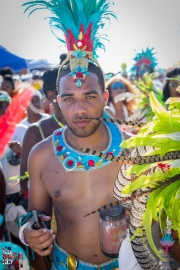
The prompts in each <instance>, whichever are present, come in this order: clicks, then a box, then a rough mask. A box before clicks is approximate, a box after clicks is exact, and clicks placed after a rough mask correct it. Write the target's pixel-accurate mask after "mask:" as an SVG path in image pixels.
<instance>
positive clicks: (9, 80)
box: [3, 75, 15, 90]
mask: <svg viewBox="0 0 180 270" xmlns="http://www.w3.org/2000/svg"><path fill="white" fill-rule="evenodd" d="M3 81H7V82H10V83H11V84H12V88H13V90H14V89H15V85H14V80H13V79H12V77H11V75H5V76H4V78H3Z"/></svg>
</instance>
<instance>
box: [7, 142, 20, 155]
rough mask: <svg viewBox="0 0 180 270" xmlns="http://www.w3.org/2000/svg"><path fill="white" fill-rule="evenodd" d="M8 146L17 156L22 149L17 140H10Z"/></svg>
mask: <svg viewBox="0 0 180 270" xmlns="http://www.w3.org/2000/svg"><path fill="white" fill-rule="evenodd" d="M9 148H11V149H12V151H13V152H14V153H16V154H17V155H18V156H21V150H22V146H21V143H20V142H18V141H12V142H10V143H9Z"/></svg>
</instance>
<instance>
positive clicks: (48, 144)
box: [31, 135, 53, 157]
mask: <svg viewBox="0 0 180 270" xmlns="http://www.w3.org/2000/svg"><path fill="white" fill-rule="evenodd" d="M52 149H53V148H52V135H51V136H49V137H47V138H46V139H44V140H42V141H40V142H38V143H37V144H36V145H34V147H33V148H32V150H31V155H41V156H42V157H43V154H45V153H46V154H47V153H48V152H49V151H50V150H52Z"/></svg>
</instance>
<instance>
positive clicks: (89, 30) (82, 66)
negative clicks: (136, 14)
mask: <svg viewBox="0 0 180 270" xmlns="http://www.w3.org/2000/svg"><path fill="white" fill-rule="evenodd" d="M23 6H26V9H25V11H24V12H26V11H28V10H29V9H31V12H30V13H29V15H31V14H32V13H33V12H34V11H36V10H38V9H47V10H49V11H51V13H52V17H49V24H50V26H51V27H53V28H55V29H59V30H61V31H62V32H63V33H64V36H65V40H62V39H59V40H60V41H61V42H62V43H64V44H66V45H67V49H68V57H67V59H66V60H65V61H64V62H63V63H62V66H63V65H64V64H65V63H67V62H68V61H70V68H71V73H70V75H71V76H72V77H73V79H74V82H75V83H76V85H77V86H78V87H80V86H81V85H82V83H83V82H85V77H86V76H87V75H89V72H88V59H90V60H91V61H93V62H94V63H95V64H96V65H98V66H99V64H98V62H97V60H95V59H96V58H97V53H96V50H97V48H103V49H104V45H103V43H102V42H101V41H100V39H102V38H104V37H103V36H102V35H100V34H99V33H98V32H99V30H100V29H102V28H103V27H104V24H105V23H104V19H106V20H109V16H113V17H115V18H116V15H115V13H114V12H113V11H110V10H109V8H110V6H111V2H110V0H50V1H47V0H44V1H43V0H34V1H30V2H26V3H24V4H23Z"/></svg>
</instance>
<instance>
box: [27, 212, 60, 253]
mask: <svg viewBox="0 0 180 270" xmlns="http://www.w3.org/2000/svg"><path fill="white" fill-rule="evenodd" d="M41 220H42V217H41ZM43 220H45V218H43ZM46 220H47V217H46ZM55 237H56V235H55V234H54V232H53V230H48V229H45V228H43V229H39V230H33V229H32V224H29V225H28V226H27V227H25V229H24V238H25V239H24V240H25V242H26V243H27V244H28V245H29V246H30V247H31V248H32V249H33V250H34V251H35V252H36V253H37V254H39V255H40V256H47V255H49V254H50V253H51V252H52V248H53V242H54V239H55Z"/></svg>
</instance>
